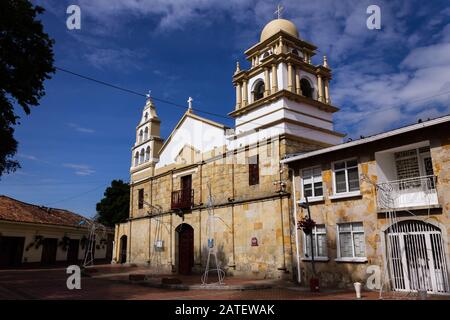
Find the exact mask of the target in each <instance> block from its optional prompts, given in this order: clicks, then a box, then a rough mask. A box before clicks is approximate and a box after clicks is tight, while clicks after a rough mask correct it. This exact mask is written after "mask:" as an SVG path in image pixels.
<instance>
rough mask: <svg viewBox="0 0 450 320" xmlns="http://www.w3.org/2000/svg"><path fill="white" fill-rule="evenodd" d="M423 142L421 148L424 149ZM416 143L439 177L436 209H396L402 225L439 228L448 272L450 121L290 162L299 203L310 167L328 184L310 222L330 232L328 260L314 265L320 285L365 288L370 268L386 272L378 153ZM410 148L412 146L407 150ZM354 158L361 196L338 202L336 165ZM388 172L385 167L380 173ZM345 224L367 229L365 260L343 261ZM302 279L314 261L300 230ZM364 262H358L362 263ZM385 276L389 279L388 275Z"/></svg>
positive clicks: (300, 213)
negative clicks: (307, 253)
mask: <svg viewBox="0 0 450 320" xmlns="http://www.w3.org/2000/svg"><path fill="white" fill-rule="evenodd" d="M420 143H421V144H420ZM415 144H420V145H423V144H427V145H429V148H430V154H431V159H432V165H433V172H434V175H435V176H436V191H437V195H438V205H437V206H431V205H429V206H421V207H414V206H413V205H411V206H410V207H408V208H404V209H402V208H400V209H397V210H396V215H397V219H398V221H412V220H414V221H417V220H419V221H422V222H425V223H427V224H431V225H433V226H436V227H438V228H439V230H440V232H441V234H442V239H443V243H444V247H445V248H444V249H445V260H446V262H447V272H448V266H449V264H448V263H449V262H448V259H449V258H448V252H449V243H448V234H449V231H450V220H449V213H450V122H449V121H447V122H444V123H441V124H438V125H435V126H432V127H429V128H424V129H417V130H414V131H411V132H408V133H404V134H399V135H395V136H392V137H388V138H384V139H381V140H377V141H374V142H367V143H364V144H361V145H359V146H354V147H349V148H342V149H340V150H336V151H332V150H331V151H329V152H324V153H322V154H320V155H316V156H311V157H305V158H304V159H301V160H297V161H292V162H289V163H288V164H289V166H290V168H291V169H293V170H294V172H295V184H296V187H297V188H296V199H302V198H303V197H304V195H303V194H302V187H301V186H302V170H303V169H305V168H309V167H311V166H320V168H321V175H322V181H323V193H324V194H323V199H319V200H320V201H316V202H311V203H310V210H311V217H312V219H313V220H314V221H315V222H316V223H317V224H324V225H325V227H326V244H327V247H328V250H327V251H328V256H327V259H319V260H320V261H315V268H316V272H317V276H318V277H319V279H320V281H321V285H323V286H327V287H328V286H330V287H343V286H349V285H351V284H352V283H353V282H356V281H360V282H362V283H363V284H365V283H366V280H367V279H368V277H369V276H370V275H371V272H369V273H368V267H369V266H371V265H375V266H379V267H380V269H381V270H384V272H387V270H386V263H387V262H386V260H387V259H386V255H385V252H386V229H387V228H388V227H390V221H389V219H388V218H387V214H386V212H383V211H382V210H380V208H378V207H377V193H379V192H380V191H379V190H377V189H376V188H375V185H374V184H376V183H377V182H379V172H380V166H381V164H380V163H378V162H377V160H376V158H377V157H376V154H377V153H378V152H382V151H383V150H387V149H392V148H401V147H404V149H405V146H406V149H408V148H413V147H414V145H415ZM407 146H411V147H407ZM349 158H355V159H357V161H358V172H359V175H360V177H361V175H364V176H365V177H367V178H368V179H369V180H371V182H370V181H369V180H367V179H364V178H362V179H360V188H359V190H360V194H358V195H353V196H352V195H349V196H345V195H344V196H342V197H339V198H336V197H334V199H333V196H334V195H335V192H334V186H333V179H334V178H333V169H332V168H333V167H332V163H333V162H335V161H340V160H342V159H349ZM381 169H383V168H381ZM298 208H299V211H298V217H299V218H301V217H302V216H304V215H306V210H305V209H300V207H298ZM346 222H362V224H363V228H364V243H365V257H364V258H365V259H364V258H363V259H355V260H354V261H340V260H341V259H339V255H338V252H337V248H338V245H339V244H338V243H337V241H338V240H337V239H338V237H337V235H336V233H337V225H338V224H340V223H346ZM299 236H300V237H299V238H300V245H299V249H300V254H301V257H302V259H301V264H300V268H301V274H302V279H303V280H307V279H310V278H311V276H312V266H311V262H310V260H307V259H305V243H304V242H305V236H304V235H303V232H302V231H299ZM357 260H359V261H357ZM383 276H386V274H383Z"/></svg>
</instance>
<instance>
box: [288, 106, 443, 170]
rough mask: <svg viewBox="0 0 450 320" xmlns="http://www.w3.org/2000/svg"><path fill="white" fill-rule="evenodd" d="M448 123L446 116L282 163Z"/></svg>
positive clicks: (310, 153) (295, 156)
mask: <svg viewBox="0 0 450 320" xmlns="http://www.w3.org/2000/svg"><path fill="white" fill-rule="evenodd" d="M446 122H450V115H446V116H443V117H439V118H436V119H432V120H429V121H425V122H422V123H417V124H413V125H408V126H405V127H402V128H398V129H394V130H391V131H387V132H383V133H379V134H375V135H373V136H370V137H367V138H363V139H359V140H355V141H350V142H346V143H342V144H339V145H335V146H332V147H328V148H324V149H319V150H315V151H311V152H307V153H303V154H297V155H291V156H289V155H288V156H287V158H285V159H283V160H281V161H280V162H281V163H282V164H285V163H291V162H294V161H298V160H303V159H307V158H311V157H314V156H317V155H321V154H325V153H330V152H334V151H338V150H343V149H347V148H352V147H355V146H359V145H363V144H366V143H370V142H374V141H378V140H381V139H385V138H388V137H393V136H396V135H400V134H403V133H407V132H411V131H415V130H419V129H423V128H428V127H432V126H435V125H438V124H441V123H446Z"/></svg>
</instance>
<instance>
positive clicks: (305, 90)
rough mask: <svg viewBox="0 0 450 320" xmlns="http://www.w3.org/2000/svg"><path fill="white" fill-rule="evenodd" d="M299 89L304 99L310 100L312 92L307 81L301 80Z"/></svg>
mask: <svg viewBox="0 0 450 320" xmlns="http://www.w3.org/2000/svg"><path fill="white" fill-rule="evenodd" d="M300 88H301V90H302V94H303V95H304V96H305V97H307V98H311V99H312V97H313V91H314V90H313V88H312V86H311V83H310V82H309V80H308V79H305V78H303V79H302V80H300Z"/></svg>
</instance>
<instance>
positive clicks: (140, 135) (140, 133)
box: [139, 130, 144, 142]
mask: <svg viewBox="0 0 450 320" xmlns="http://www.w3.org/2000/svg"><path fill="white" fill-rule="evenodd" d="M143 135H144V132H143V131H142V130H141V131H139V142H142V137H143Z"/></svg>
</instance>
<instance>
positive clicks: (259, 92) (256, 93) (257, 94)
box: [253, 80, 265, 101]
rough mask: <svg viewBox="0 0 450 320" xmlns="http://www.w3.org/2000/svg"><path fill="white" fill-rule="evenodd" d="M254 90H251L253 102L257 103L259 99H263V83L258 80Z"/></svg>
mask: <svg viewBox="0 0 450 320" xmlns="http://www.w3.org/2000/svg"><path fill="white" fill-rule="evenodd" d="M254 88H255V89H254V90H253V101H257V100H259V99H262V98H263V97H264V90H265V85H264V81H262V80H259V81H258V82H257V83H256V85H255V87H254Z"/></svg>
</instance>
